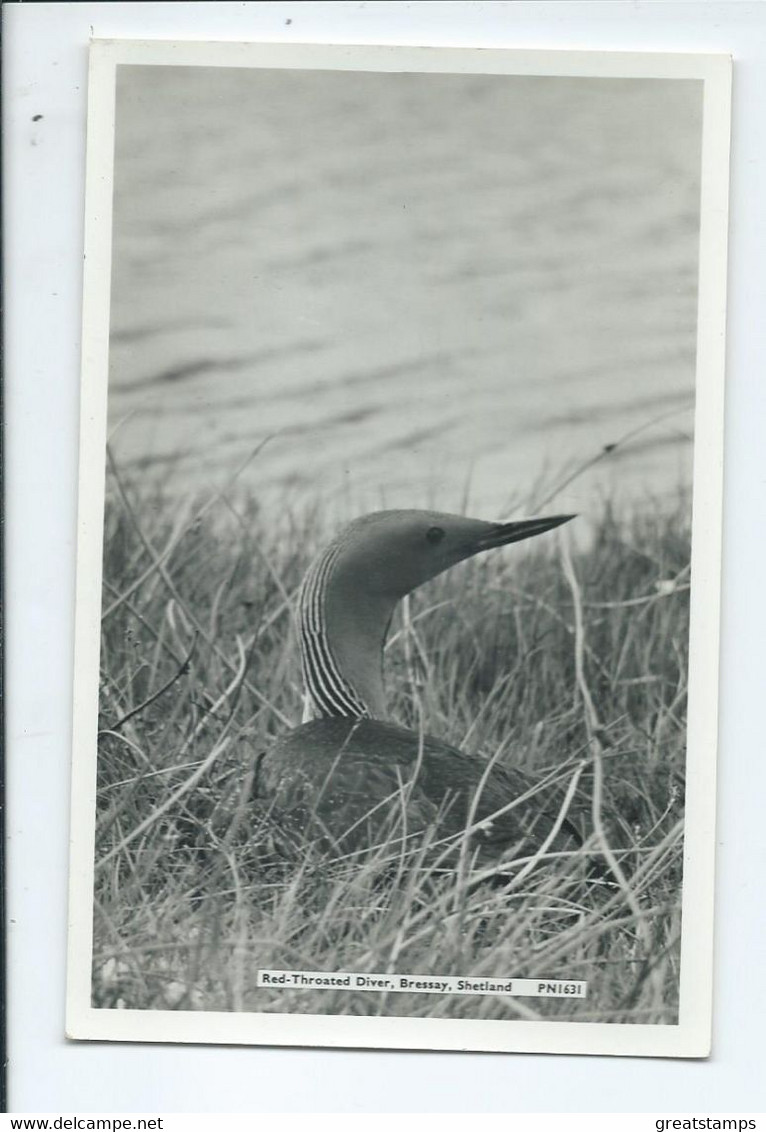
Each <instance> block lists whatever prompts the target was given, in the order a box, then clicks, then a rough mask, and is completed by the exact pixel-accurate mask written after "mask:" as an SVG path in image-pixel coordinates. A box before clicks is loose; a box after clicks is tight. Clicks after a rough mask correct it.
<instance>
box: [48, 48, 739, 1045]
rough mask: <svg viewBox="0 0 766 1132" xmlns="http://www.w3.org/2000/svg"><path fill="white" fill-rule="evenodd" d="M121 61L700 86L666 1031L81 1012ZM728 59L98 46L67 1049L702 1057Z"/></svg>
mask: <svg viewBox="0 0 766 1132" xmlns="http://www.w3.org/2000/svg"><path fill="white" fill-rule="evenodd" d="M118 64H135V65H139V64H140V65H165V66H171V65H174V66H179V65H183V66H215V67H259V66H260V67H264V66H268V67H271V68H294V67H295V68H306V67H310V68H312V69H331V70H332V69H340V70H376V71H388V72H396V71H409V70H419V71H430V72H444V71H449V72H464V73H467V72H477V73H483V74H508V73H510V74H527V75H551V76H552V75H567V76H582V77H603V78H607V77H609V78H617V77H622V78H679V79H684V78H685V79H697V80H700V81H702V82H703V83H704V118H703V160H702V202H701V233H700V267H699V303H698V339H697V350H698V353H697V357H698V361H697V381H696V394H697V402H696V413H695V454H694V504H693V507H694V510H693V523H692V539H693V549H692V575H693V578H694V586H693V589H692V612H691V651H690V672H689V729H688V747H687V772H688V773H687V778H688V785H687V816H686V825H685V850H684V884H683V897H682V900H683V935H682V944H681V986H680V1009H679V1023H678V1025H675V1026H666V1025H642V1024H607V1023H578V1022H554V1021H551V1022H537V1021H527V1020H520V1021H507V1022H499V1021H496V1020H492V1021H487V1020H474V1019H468V1020H466V1019H461V1020H456V1019H447V1020H441V1019H426V1018H392V1017H387V1018H378V1017H362V1018H349V1017H345V1016H338V1015H321V1016H315V1015H301V1014H272V1013H268V1014H230V1013H220V1012H193V1011H139V1010H105V1009H94V1008H92V1007H91V1005H90V995H91V959H92V894H93V852H94V844H95V812H96V810H95V784H96V728H97V712H96V705H97V690H98V668H99V655H98V653H99V622H100V611H101V605H100V593H101V554H102V537H103V529H102V521H103V505H104V451H105V442H106V404H107V373H108V351H109V306H110V296H109V281H110V277H111V228H112V224H111V215H112V188H113V150H114V125H115V122H114V94H115V68H116V66H117V65H118ZM730 101H731V59H730V57H729V56H727V55H723V54H721V55H713V54H679V53H672V54H670V53H668V54H654V53H643V52H587V51H572V50H566V51H551V50H545V51H540V50H529V51H527V50H508V49H500V48H491V49H473V48H472V49H462V48H434V47H401V46H363V47H362V46H339V45H328V44H301V45H295V44H284V43H259V44H255V43H205V42H183V43H181V42H170V41H167V42H165V41H159V40H155V41H140V40H124V41H117V40H99V41H93V43H92V45H91V59H90V78H89V100H88V128H87V138H88V152H87V174H86V180H87V187H86V220H85V281H84V304H83V348H82V384H81V416H80V475H79V485H80V486H79V499H78V540H77V587H76V611H75V687H74V715H73V751H74V768H73V787H72V804H71V830H72V833H71V859H70V903H69V943H68V986H67V1036H68V1037H70V1038H76V1039H93V1040H112V1041H149V1042H195V1043H196V1042H201V1043H242V1044H261V1045H287V1046H301V1045H304V1046H306V1045H308V1046H311V1045H319V1046H342V1047H365V1048H399V1049H444V1050H486V1051H518V1052H549V1053H583V1054H586V1053H587V1054H621V1055H635V1056H663V1057H673V1056H675V1057H705V1056H707V1055H708V1053H709V1051H710V1040H711V1009H712V1003H711V997H712V962H713V956H712V940H713V874H714V850H715V841H714V828H715V769H716V768H715V759H716V745H717V719H718V704H717V701H718V652H719V611H720V580H721V578H720V575H721V570H720V562H721V537H722V522H721V511H722V507H721V504H722V484H723V395H724V382H723V373H724V341H725V322H726V245H727V211H728V191H729V176H728V169H729V139H730V116H731V109H730Z"/></svg>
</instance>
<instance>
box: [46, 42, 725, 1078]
mask: <svg viewBox="0 0 766 1132" xmlns="http://www.w3.org/2000/svg"><path fill="white" fill-rule="evenodd" d="M731 69H732V65H731V60H730V59H729V58H728V57H727V56H713V55H697V54H691V53H690V54H684V55H681V54H674V55H671V54H649V53H647V54H638V53H619V52H614V53H603V52H601V53H596V52H587V51H579V52H572V51H527V50H499V49H487V50H478V49H470V50H469V49H465V50H463V49H446V48H431V47H385V46H375V47H369V46H368V47H357V46H341V45H317V44H313V45H311V44H305V45H300V46H296V45H288V44H280V43H269V44H266V43H260V44H256V43H203V42H196V43H192V42H136V41H95V42H93V44H92V46H91V69H90V88H89V120H88V145H87V190H86V246H85V280H84V314H83V368H82V409H81V467H80V504H79V530H78V583H77V605H76V658H75V659H76V663H75V670H76V679H75V689H74V741H73V748H74V757H73V793H72V858H71V891H70V954H69V983H68V1004H67V1033H68V1035H69V1037H71V1038H75V1039H100V1040H104V1039H106V1040H115V1041H168V1042H214V1043H215V1042H218V1043H245V1044H265V1045H322V1046H345V1047H389V1048H403V1049H413V1050H414V1049H462V1050H493V1051H509V1052H512V1051H536V1052H541V1051H542V1052H550V1053H583V1054H588V1053H590V1054H623V1055H625V1054H628V1055H648V1056H686V1057H704V1056H706V1055H707V1054H708V1052H709V1049H710V1042H711V999H712V969H713V968H712V936H713V920H712V908H713V867H714V819H715V761H716V729H717V677H718V611H719V586H720V565H719V562H720V550H721V491H722V456H723V417H722V414H723V391H724V331H725V311H726V306H725V303H726V295H725V279H726V230H727V201H728V149H729V117H730V84H731Z"/></svg>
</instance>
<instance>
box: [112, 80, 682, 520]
mask: <svg viewBox="0 0 766 1132" xmlns="http://www.w3.org/2000/svg"><path fill="white" fill-rule="evenodd" d="M117 121H118V129H117V144H116V162H115V234H114V268H113V289H112V339H111V341H112V347H111V364H110V412H109V416H110V420H109V427H110V430H111V433H112V444H113V448H114V451H115V453H116V455H117V458H118V459H119V460H120V462H121V463H122V465H123V467H124V468H125V470H126V474H129V475H131V476H133V477H139V478H141V477H144V478H152V479H153V478H157V477H161V478H163V479H165V481H166V484H167V487H168V489H169V490H171V491H173V492H178V493H182V492H186V491H189V490H197V489H199V488H204V487H207V486H210V485H216V486H220V485H221V484H222V483H224V482H225V481H226V480H227V478H228V477H229V476H230V474H231V473H232V471H233V470H234V469H235V468H236V467H237V466H238V465H239V464H240V463H241V462H242V461H243V460H245V458H246V457H247V455H248V453H250V452H252V451H253V449H254V448H255V447H256V446H257V445H258V444H259V442H261V441H262V440H263V439H264V438H265V437H270V438H271V439H270V440H269V441H268V443H267V445H266V446H265V447H264V448H263V449H262V450H261V451H260V452H259V454H258V455H257V457H256V458H255V459H254V460H253V461H252V462H251V463H250V464H249V465H248V466H247V468H245V470H244V471H243V472H242V473H241V476H240V480H239V482H240V485H241V486H243V487H244V488H246V489H248V490H252V491H253V492H255V493H256V494H257V495H258V497H259V498H260V499H262V500H263V501H264V503H266V502H268V501H269V500H276V499H282V500H287V501H289V502H290V504H291V505H292V506H300V504H301V503H302V502H303V501H313V500H315V499H319V500H320V501H321V503H322V504H323V505H324V506H326V507H327V508H328V509H330V510H332V509H334V508H338V509H340V510H343V511H345V512H347V511H349V510H351V511H363V510H366V509H369V508H370V507H376V506H381V505H385V506H413V505H415V506H417V505H422V504H423V503H424V502H426V501H428V502H432V503H433V504H434V505H436V506H440V507H443V508H447V509H455V508H456V507H458V506H462V505H463V503H464V502H465V500H466V498H467V500H468V506H469V507H470V508H471V510H472V511H473V512H474V513H476V514H480V515H486V516H487V517H490V516H493V515H498V514H500V513H502V512H504V511H506V510H507V509H508V507H510V506H513V505H518V506H520V507H521V509H522V510H528V509H529V506H531V505H533V504H534V502H535V501H537V502H539V501H541V500H542V499H543V498H544V497H545V495H546V494H548V492H547V490H546V489H545V488H546V485H547V487H550V485H551V484H553V483H555V482H556V481H558V480H561V479H562V478H564V477H565V475H566V473H567V471H569V470H571V469H573V468H575V467H576V466H577V465H578V464H579V463H582V462H583V461H587V460H589V459H590V458H592V457H593V456H595V455H596V454H598V453H599V451H601V449H602V448H603V446H605V445H609V444H613V443H614V442H616V441H618V440H619V439H620V437H622V436H623V435H624V434H626V433H628V432H629V431H631V430H635V429H639V428H641V427H642V426H647V427H646V428H644V430H643V431H642V432H640V433H639V434H637V435H636V436H635V437H634V438H633V439H632V441H630V442H626V444H625V445H624V447H622V448H618V449H617V451H616V452H614V453H612V455H611V456H609V457H608V458H604V459H602V460H600V461H598V462H597V463H596V464H595V465H594V467H593V468H592V469H590V470H589V471H587V472H586V473H584V474H583V475H582V476H580V477H578V478H577V479H575V480H574V481H573V483H572V484H570V485H569V486H568V487H567V488H565V489H564V490H563V491H562V492H560V493H559V494H558V495H557V497H556V499H555V500H554V501H552V503H551V505H552V506H554V507H555V509H562V510H563V509H570V508H571V509H577V510H582V509H584V508H587V507H589V506H591V505H592V504H593V500H594V498H595V497H597V496H598V495H599V494H603V493H604V492H609V493H611V494H615V495H616V496H617V497H618V498H619V499H621V500H623V501H628V502H630V501H639V502H640V501H642V500H644V499H645V498H646V496H647V495H648V494H651V495H653V496H656V497H660V498H669V497H670V496H674V495H675V494H676V492H677V490H678V487H679V485H683V484H687V483H688V482H689V479H690V474H691V472H690V468H691V449H692V444H691V427H692V413H691V409H692V407H693V387H694V365H695V318H696V314H695V308H696V273H697V243H698V230H699V211H698V202H699V164H700V144H699V143H700V128H701V84H699V83H696V82H687V81H675V82H671V81H658V80H654V81H625V80H619V81H618V80H582V79H574V80H572V79H548V78H517V77H503V78H497V77H484V76H455V75H376V74H366V73H356V74H354V73H322V72H278V71H260V72H259V71H249V70H229V69H214V68H204V69H203V68H188V69H187V68H144V67H123V68H121V69H120V77H119V81H118V119H117ZM652 422H654V423H652ZM535 497H536V499H535ZM549 509H550V508H549Z"/></svg>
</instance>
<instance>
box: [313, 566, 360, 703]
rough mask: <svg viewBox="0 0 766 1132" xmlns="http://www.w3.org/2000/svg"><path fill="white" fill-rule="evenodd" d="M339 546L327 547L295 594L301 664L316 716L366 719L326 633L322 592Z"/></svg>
mask: <svg viewBox="0 0 766 1132" xmlns="http://www.w3.org/2000/svg"><path fill="white" fill-rule="evenodd" d="M339 553H340V546H339V545H335V546H332V547H330V549H329V550H328V551H327V553H326V554H323V555H322V556H321V558H319V559H318V561H317V562H315V563H314V565H313V566H311V567H310V569H309V572H308V573H307V575H306V577H305V578H304V580H303V585H302V586H301V589H300V594H299V597H298V619H299V627H300V643H301V663H302V667H303V679H304V682H305V685H306V690H307V692H308V694H309V697H310V699H311V703H312V708H313V714H314V717H315V718H319V719H332V718H337V717H341V718H346V719H368V718H369V717H370V711H369V709H368V707H367V705H366V704H365V702H364V700H362V698H361V697H360V696H358V695H357V693H356V692H355V691H354V689H353V688H352V687H351V685H350V684H349V682H348V681H347V680H346V679H345V678H344V677H343V676H342V674H341V672H340V669H339V668H338V664H337V662H336V660H335V657H334V656H333V654H332V650H331V649H330V642H329V640H328V636H327V624H326V606H325V593H326V588H327V583H328V580H329V578H330V575H331V573H332V569H333V566H334V564H335V560H336V558H337V557H338V554H339Z"/></svg>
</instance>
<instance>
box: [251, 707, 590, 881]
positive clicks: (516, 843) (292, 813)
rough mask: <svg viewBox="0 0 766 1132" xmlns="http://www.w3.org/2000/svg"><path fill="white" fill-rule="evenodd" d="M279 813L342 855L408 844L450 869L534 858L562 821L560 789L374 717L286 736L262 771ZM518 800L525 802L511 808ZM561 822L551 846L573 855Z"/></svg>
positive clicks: (567, 826)
mask: <svg viewBox="0 0 766 1132" xmlns="http://www.w3.org/2000/svg"><path fill="white" fill-rule="evenodd" d="M260 775H261V777H260V781H261V784H262V786H263V787H264V792H265V794H266V795H267V796H268V797H269V799H270V801H271V803H272V804H273V806H274V807H275V809H276V811H277V812H278V813H279V814H280V815H283V816H284V817H286V818H288V819H289V820H290V822H291V824H292V825H293V826H294V827H297V828H300V829H301V830H302V831H305V833H306V835H307V836H308V837H309V838H319V839H320V840H322V841H323V842H324V843H325V844H326V845H329V846H330V847H332V848H333V849H335V850H337V851H338V852H341V853H349V852H356V851H359V850H363V849H366V848H368V847H370V846H373V845H381V844H386V843H389V844H391V846H392V849H393V848H395V847H396V846H397V845H398V846H401V844H402V841H403V839H406V841H407V842H408V843H411V844H416V843H417V842H418V841H422V839H423V837H424V836H427V837H428V840H429V844H430V845H431V846H432V848H433V850H434V852H435V853H436V855H437V856H438V855H439V854H443V857H444V860H445V863H448V862H449V860H450V857H451V856H452V857H453V858H454V854H455V852H456V851H457V850H459V849H460V841H461V835H462V834H463V833H464V831H465V830H466V828H467V826H469V825H470V826H471V828H472V829H473V828H474V827H478V828H476V829H475V831H474V832H473V833H472V835H471V841H470V843H469V845H470V851H471V854H472V856H474V857H475V859H477V860H480V861H481V862H482V863H487V862H488V861H497V860H500V859H503V858H509V857H517V856H526V855H527V854H529V853H533V852H535V851H536V850H537V849H538V848H539V847H540V846H541V845H542V844H543V842H544V841H545V839H546V838H547V837H548V836H549V834H550V832H551V830H552V829H553V827H554V825H555V823H556V822H557V819H558V816H559V811H560V808H561V803H562V800H563V790H562V789H558V788H557V789H553V790H551V789H550V788H548V789H547V790H546V791H544V792H543V791H536V790H535V787H534V781H533V780H531V779H529V778H528V777H527V776H526V775H525V774H523V773H522V772H521V771H519V770H516V769H512V768H508V767H505V766H500V765H498V764H494V765H492V766H491V767H490V766H488V764H487V762H486V761H485V760H483V759H481V758H478V757H476V756H471V755H467V754H466V753H465V752H463V751H460V750H459V749H458V748H456V747H452V746H450V745H449V744H448V743H445V742H443V741H442V740H440V739H434V738H432V737H430V736H427V735H423V736H421V735H420V734H418V732H415V731H410V730H408V729H406V728H404V727H398V726H396V725H395V724H391V723H383V722H381V721H379V720H375V719H344V718H333V719H319V720H315V721H313V722H311V723H306V724H304V725H303V726H301V727H297V728H296V729H295V730H293V731H290V732H288V733H287V734H285V735H284V736H282V737H281V738H280V739H278V740H277V742H276V743H275V744H274V746H273V747H272V748H271V749H270V750H269V751H268V753H267V754H266V756H265V758H264V760H263V763H262V767H261V772H260ZM517 800H518V804H515V805H514V804H513V803H515V802H516V801H517ZM576 840H578V838H577V835H576V830H575V827H574V826H573V825H572V823H571V822H569V821H567V820H564V821H563V822H562V823H561V829H560V832H559V833H558V834H557V835H556V838H555V839H554V840H553V842H552V844H551V848H553V849H561V848H564V847H571V846H572V845H573V844H574V843H575V841H576Z"/></svg>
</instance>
